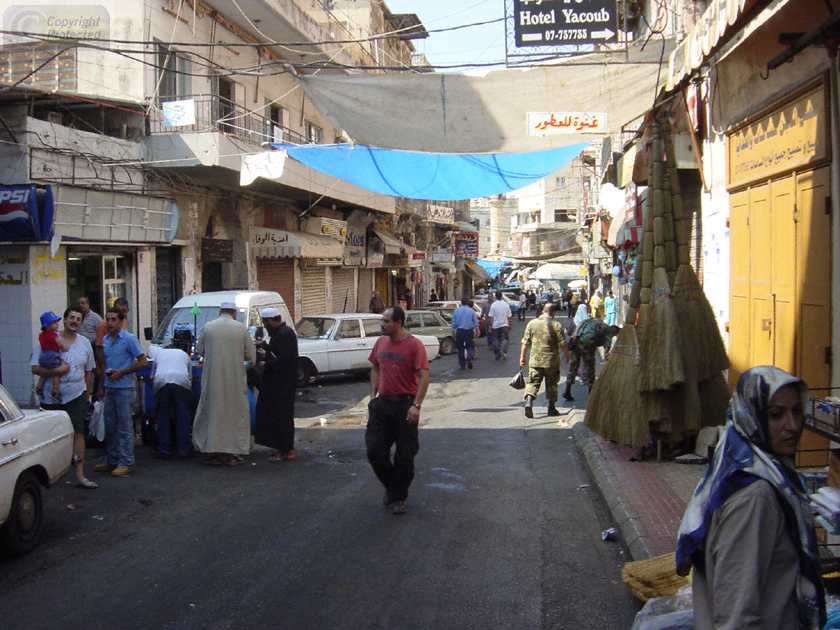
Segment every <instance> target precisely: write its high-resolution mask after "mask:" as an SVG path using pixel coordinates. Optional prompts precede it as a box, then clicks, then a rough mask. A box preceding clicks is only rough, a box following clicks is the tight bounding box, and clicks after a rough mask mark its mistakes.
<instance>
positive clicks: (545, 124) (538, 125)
mask: <svg viewBox="0 0 840 630" xmlns="http://www.w3.org/2000/svg"><path fill="white" fill-rule="evenodd" d="M558 133H571V134H575V133H609V132H608V131H607V115H606V114H605V113H603V112H599V113H595V112H528V135H529V136H550V135H554V134H558Z"/></svg>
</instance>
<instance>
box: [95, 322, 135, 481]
mask: <svg viewBox="0 0 840 630" xmlns="http://www.w3.org/2000/svg"><path fill="white" fill-rule="evenodd" d="M124 319H125V313H123V312H122V311H121V310H120V309H118V308H116V307H111V308H109V309H108V310H107V311H105V325H106V326H107V328H108V334H106V335H105V337H104V338H103V339H102V352H103V354H104V355H105V375H104V377H103V379H102V381H101V382H100V383H99V390H98V391H97V393H96V395H97V398H100V399H101V398H103V396H104V399H105V403H104V408H103V415H104V417H105V462H104V463H100V464H97V465H96V466H94V467H93V469H94V470H95V471H97V472H108V471H110V472H111V475H113V476H114V477H122V476H123V475H127V474H128V473H130V472H131V468H132V466H134V420H133V419H132V417H131V408H132V406H133V404H134V399H135V392H136V390H135V384H134V376H132V374H134V373H135V372H137V371H139V370H142V369H144V368H146V367H147V366H148V364H149V362H148V361H147V360H146V355H145V354H144V353H143V349H142V348H141V347H140V343H139V342H138V341H137V337H135V336H134V335H132V334H131V333H130V332H128V331H125V330H123V320H124Z"/></svg>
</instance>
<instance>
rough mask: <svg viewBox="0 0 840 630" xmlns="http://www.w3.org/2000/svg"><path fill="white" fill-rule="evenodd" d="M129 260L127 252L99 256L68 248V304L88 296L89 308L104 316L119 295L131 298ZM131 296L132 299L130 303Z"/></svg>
mask: <svg viewBox="0 0 840 630" xmlns="http://www.w3.org/2000/svg"><path fill="white" fill-rule="evenodd" d="M129 277H130V274H129V260H128V257H126V256H121V255H111V256H101V255H100V256H96V255H90V254H83V253H74V252H69V255H68V260H67V285H68V286H67V298H68V305H69V304H75V303H76V301H77V300H78V299H79V298H80V297H81V296H83V295H84V296H87V298H88V300H89V301H90V308H91V310H93V311H94V312H96V313H97V314H98V315H100V316H103V315H104V313H105V309H106V308H108V307H109V306H112V305H113V304H114V300H116V299H117V298H121V297H122V298H126V299H128V294H129V287H128V279H129ZM130 303H131V300H129V304H130Z"/></svg>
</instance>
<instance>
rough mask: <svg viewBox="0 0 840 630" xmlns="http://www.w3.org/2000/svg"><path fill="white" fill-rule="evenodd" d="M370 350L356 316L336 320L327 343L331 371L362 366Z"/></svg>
mask: <svg viewBox="0 0 840 630" xmlns="http://www.w3.org/2000/svg"><path fill="white" fill-rule="evenodd" d="M369 352H370V349H369V348H368V345H367V342H366V340H365V338H364V336H363V335H362V325H361V321H360V320H359V319H358V318H356V317H352V318H346V319H340V320H338V325H337V326H336V327H335V331H334V332H333V337H332V339H331V340H330V341H329V342H328V344H327V358H328V361H329V369H330V371H331V372H347V371H350V370H358V369H362V368H364V367H365V366H366V365H368V363H367V357H368V354H369Z"/></svg>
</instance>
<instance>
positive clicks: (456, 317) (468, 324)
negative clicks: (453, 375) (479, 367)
mask: <svg viewBox="0 0 840 630" xmlns="http://www.w3.org/2000/svg"><path fill="white" fill-rule="evenodd" d="M452 330H454V331H455V347H456V348H458V363H459V364H460V365H461V369H462V370H466V369H467V367H469V368H470V369H472V367H473V364H472V359H473V355H474V354H475V343H474V341H473V339H474V336H473V335H474V331H475V330H478V315H476V313H475V309H474V308H473V307H472V306H470V301H469V300H468V299H467V298H462V299H461V306H459V307H458V308H456V309H455V312H454V313H452Z"/></svg>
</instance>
